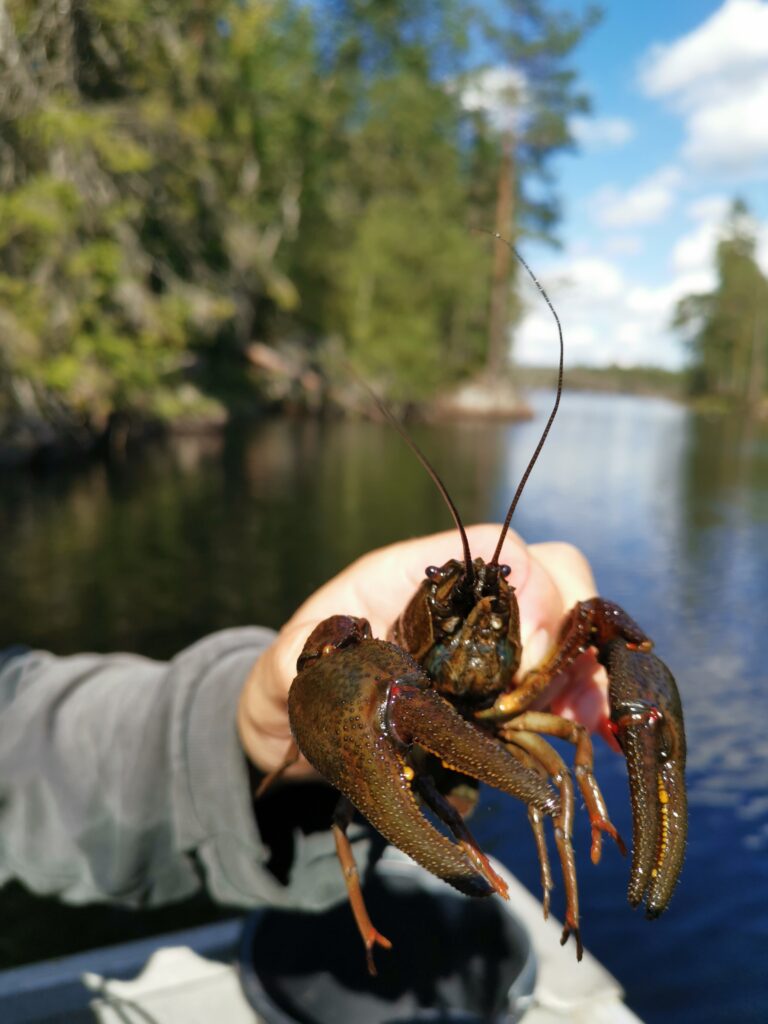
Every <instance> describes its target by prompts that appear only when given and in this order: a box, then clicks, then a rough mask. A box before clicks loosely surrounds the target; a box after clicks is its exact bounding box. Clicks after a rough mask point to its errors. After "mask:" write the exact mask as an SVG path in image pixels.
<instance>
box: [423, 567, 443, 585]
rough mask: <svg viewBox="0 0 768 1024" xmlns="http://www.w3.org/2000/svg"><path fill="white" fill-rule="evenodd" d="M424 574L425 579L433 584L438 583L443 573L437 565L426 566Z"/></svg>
mask: <svg viewBox="0 0 768 1024" xmlns="http://www.w3.org/2000/svg"><path fill="white" fill-rule="evenodd" d="M424 574H425V575H426V577H427V579H428V580H431V581H432V582H433V583H438V582H439V581H440V580H441V579H442V577H443V572H442V570H441V569H440V567H439V566H437V565H428V566H427V568H426V569H425V570H424Z"/></svg>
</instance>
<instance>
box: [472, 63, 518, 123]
mask: <svg viewBox="0 0 768 1024" xmlns="http://www.w3.org/2000/svg"><path fill="white" fill-rule="evenodd" d="M528 100H529V91H528V83H527V80H526V78H525V75H524V74H523V73H522V72H521V71H519V70H517V68H511V67H491V68H483V69H482V70H481V71H478V72H475V73H474V74H473V75H472V76H471V77H470V79H469V80H468V81H465V82H464V85H463V87H462V90H461V103H462V106H463V107H464V109H465V110H473V111H481V112H483V113H485V114H487V115H488V116H489V117H490V119H491V121H492V122H493V124H494V125H495V126H496V128H497V129H499V130H501V131H514V130H516V129H517V128H519V126H520V124H521V122H522V121H523V118H524V116H525V110H526V107H527V104H528Z"/></svg>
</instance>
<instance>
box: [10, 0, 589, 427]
mask: <svg viewBox="0 0 768 1024" xmlns="http://www.w3.org/2000/svg"><path fill="white" fill-rule="evenodd" d="M524 6H525V8H526V11H525V12H522V11H521V12H518V15H519V16H520V18H521V26H522V27H521V29H520V32H518V33H516V34H515V33H512V34H511V35H510V34H509V32H506V34H505V32H504V31H502V29H500V28H498V27H495V26H494V25H493V24H491V23H489V21H488V18H487V15H486V14H485V13H483V12H481V11H479V10H478V9H476V8H474V7H473V6H471V5H470V4H468V3H463V2H460V0H438V2H427V0H387V2H382V3H371V2H369V0H326V2H324V3H322V4H319V5H314V6H312V5H307V4H304V3H302V2H300V0H222V2H221V3H219V4H217V5H206V4H202V3H198V2H195V0H156V2H153V3H152V4H146V3H145V2H142V0H84V2H82V3H78V4H73V5H69V4H60V3H58V2H56V0H7V2H6V3H5V4H4V5H2V6H0V116H2V118H3V123H4V126H5V129H4V135H3V141H2V144H1V145H0V182H1V183H2V185H3V191H2V192H1V193H0V342H1V343H2V344H1V346H0V415H3V414H5V415H6V417H7V416H8V415H16V416H17V417H18V416H21V417H31V418H35V417H37V418H48V419H50V418H51V417H52V416H55V417H58V418H62V417H64V419H65V420H66V419H67V418H69V420H70V421H76V422H77V423H78V424H85V425H86V426H87V427H89V428H91V429H94V430H98V429H101V428H102V427H103V425H104V424H105V422H106V421H107V419H108V417H109V416H110V415H111V414H113V413H115V412H122V411H128V412H139V413H140V414H144V415H155V414H157V415H161V416H169V415H170V416H175V415H182V414H184V410H186V409H188V408H189V407H190V400H189V396H190V395H194V396H195V397H194V399H193V400H191V405H192V406H194V407H195V408H196V409H202V408H206V409H208V411H209V412H213V411H215V409H214V407H213V406H209V405H206V403H205V402H204V401H203V400H202V398H201V395H200V388H202V389H205V387H206V384H208V385H209V386H210V387H211V389H212V390H215V387H214V381H215V380H221V379H223V378H225V377H226V376H227V373H223V372H222V365H223V364H226V365H228V366H230V367H231V366H233V365H240V366H241V367H242V373H243V374H246V373H247V369H246V367H247V363H246V360H245V359H244V354H245V353H247V351H248V346H249V345H250V344H251V343H252V342H253V341H266V342H267V343H268V344H273V345H279V344H280V343H281V342H283V341H289V342H290V343H291V344H292V345H293V346H294V348H295V347H296V346H297V345H298V346H299V348H301V349H303V350H304V351H305V352H306V353H307V355H306V359H307V361H311V360H315V359H317V360H319V361H320V362H322V360H323V349H324V347H325V346H328V345H330V347H331V348H333V347H334V346H339V345H341V347H342V348H343V349H344V350H345V352H346V354H347V356H348V357H349V358H350V359H351V361H352V362H353V363H354V364H355V365H356V366H357V367H358V368H359V369H360V371H361V372H362V373H363V374H364V375H366V376H371V377H373V378H375V379H376V381H377V383H378V384H379V386H380V387H382V389H383V390H384V391H389V393H391V394H392V395H393V396H395V397H397V398H401V399H410V398H420V397H423V396H426V395H428V394H429V393H430V392H433V391H434V390H436V389H437V388H439V387H440V386H442V385H444V384H445V383H446V382H450V381H453V380H456V379H458V378H460V377H461V376H462V375H466V374H467V373H470V372H472V370H473V369H475V368H477V367H478V366H479V365H481V364H482V362H483V359H484V350H485V344H486V317H487V306H488V293H489V284H488V278H489V263H490V247H489V245H488V243H487V239H486V240H484V244H483V241H479V240H478V237H477V236H476V235H473V234H472V232H471V231H470V230H469V228H470V226H471V225H483V226H488V225H490V224H492V222H493V210H494V208H495V205H496V179H497V176H498V170H499V166H500V153H501V147H502V141H503V140H502V136H501V134H500V131H499V129H498V127H497V126H496V125H495V123H494V121H493V118H492V117H491V116H490V114H489V113H487V112H483V111H475V112H468V111H467V110H465V109H464V107H463V105H462V95H461V83H462V82H463V81H464V80H465V76H466V72H467V69H468V67H469V66H470V64H471V61H470V52H469V49H468V40H469V39H470V38H471V37H472V36H473V35H474V37H477V33H478V31H484V32H486V33H487V34H488V35H489V37H493V38H494V39H495V40H496V41H498V42H500V43H501V44H503V47H502V48H503V49H504V53H505V58H504V59H505V60H507V61H509V62H511V63H512V64H513V65H518V66H519V67H520V68H521V70H522V73H523V74H524V75H525V78H526V81H527V83H528V94H529V115H528V117H527V120H526V125H527V127H526V131H525V133H523V134H522V135H521V136H520V139H519V166H518V167H517V168H516V182H517V188H518V189H519V193H520V196H521V197H522V198H521V201H520V204H519V207H518V209H517V225H518V226H517V227H516V228H515V233H517V231H518V230H523V229H525V230H529V231H535V232H537V233H539V234H544V235H546V234H548V233H549V232H550V229H551V226H552V224H553V223H554V220H555V218H556V210H555V208H554V206H553V204H552V203H551V202H549V200H546V201H545V200H543V199H541V196H539V198H538V199H537V201H536V202H533V200H528V199H526V198H525V194H524V184H525V183H526V182H527V181H528V179H529V177H530V176H535V175H538V176H539V177H541V176H542V174H543V173H544V170H545V164H546V161H547V158H548V156H549V155H551V154H552V153H554V152H556V151H557V150H558V149H559V148H562V147H563V146H565V145H568V144H569V142H570V140H569V136H568V132H567V117H568V116H569V115H570V113H571V112H572V111H573V110H575V109H580V108H581V107H582V106H583V98H582V97H581V96H580V95H579V94H578V93H577V92H576V91H575V90H574V87H573V81H572V79H571V76H570V73H569V72H568V71H567V69H566V68H565V67H564V63H563V62H564V60H565V59H566V58H567V55H568V53H569V52H570V50H571V49H572V47H573V45H574V44H575V42H576V41H577V40H578V38H579V35H580V33H581V31H583V29H584V27H585V25H584V24H580V25H576V24H575V23H572V22H563V23H562V25H561V26H560V28H556V23H557V18H558V17H559V15H558V14H555V13H552V14H548V15H546V16H545V12H544V5H543V3H527V4H525V5H524ZM192 381H193V382H194V386H193V383H192ZM175 396H186V397H178V399H177V398H176V397H175Z"/></svg>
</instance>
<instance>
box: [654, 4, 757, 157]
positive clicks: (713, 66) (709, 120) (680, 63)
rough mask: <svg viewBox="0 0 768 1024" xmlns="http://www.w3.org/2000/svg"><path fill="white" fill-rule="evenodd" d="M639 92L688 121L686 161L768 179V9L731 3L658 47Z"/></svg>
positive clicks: (685, 148)
mask: <svg viewBox="0 0 768 1024" xmlns="http://www.w3.org/2000/svg"><path fill="white" fill-rule="evenodd" d="M640 82H641V85H642V87H643V89H644V91H645V92H646V94H647V95H648V96H653V97H659V98H665V99H667V100H668V101H669V102H670V103H671V104H672V106H673V107H674V108H675V109H676V110H678V111H679V112H680V113H681V114H682V115H683V117H684V119H685V135H686V138H685V142H684V145H683V157H684V159H685V160H686V161H688V162H689V163H690V164H691V165H692V166H695V167H697V168H699V169H701V170H706V171H714V172H721V173H722V172H726V173H730V174H734V173H735V174H737V175H741V176H748V175H755V174H766V173H768V113H766V111H767V110H768V3H766V2H764V0H726V2H725V3H723V4H722V6H721V7H720V8H719V9H718V10H717V11H715V13H714V14H712V15H711V16H710V17H709V18H707V19H706V20H705V21H703V22H702V23H701V24H700V25H699V26H698V27H697V28H695V29H694V30H693V31H692V32H689V33H688V34H687V35H685V36H681V37H680V38H679V39H677V40H676V41H675V42H672V43H668V44H665V45H660V46H656V47H654V48H653V49H652V50H651V51H650V52H649V53H648V54H647V55H646V57H645V58H644V60H643V62H642V66H641V72H640Z"/></svg>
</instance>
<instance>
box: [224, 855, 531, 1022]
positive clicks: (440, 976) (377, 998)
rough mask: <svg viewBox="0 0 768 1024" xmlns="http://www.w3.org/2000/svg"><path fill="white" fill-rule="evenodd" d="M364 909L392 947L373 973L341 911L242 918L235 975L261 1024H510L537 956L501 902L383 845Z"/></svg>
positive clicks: (523, 1003)
mask: <svg viewBox="0 0 768 1024" xmlns="http://www.w3.org/2000/svg"><path fill="white" fill-rule="evenodd" d="M365 902H366V906H367V908H368V911H369V913H370V916H371V920H372V921H373V922H374V924H375V925H376V927H377V928H378V929H379V931H380V932H381V933H382V934H383V935H386V936H387V938H388V939H390V940H391V941H392V944H393V948H392V950H389V951H388V950H384V949H380V948H377V949H376V950H375V951H374V957H375V961H376V967H377V969H378V975H377V977H375V978H372V977H370V975H369V974H368V972H367V969H366V962H365V952H364V949H363V945H362V941H361V939H360V935H359V934H358V931H357V928H356V926H355V923H354V919H353V917H352V911H351V909H350V907H349V905H348V904H347V903H346V902H345V903H341V904H338V905H336V906H334V907H332V908H331V909H330V910H327V911H325V912H324V913H322V914H305V913H299V912H287V911H279V910H262V911H257V912H255V913H253V914H251V915H250V916H249V917H248V919H247V920H246V924H245V928H244V932H243V937H242V942H241V949H240V960H239V969H240V978H241V982H242V986H243V990H244V992H245V995H246V998H247V999H248V1001H249V1002H250V1004H251V1005H252V1006H253V1008H254V1009H255V1010H256V1011H257V1012H258V1013H259V1014H260V1015H261V1016H262V1017H263V1018H264V1020H265V1021H266V1022H267V1024H416V1022H418V1024H426V1022H430V1024H442V1022H446V1024H447V1022H449V1021H450V1022H451V1024H514V1022H516V1021H519V1020H520V1019H521V1017H522V1015H523V1013H524V1012H525V1009H526V1007H527V1005H528V1003H529V1001H530V995H531V993H532V992H533V987H534V984H535V981H536V961H535V956H534V953H533V950H532V947H531V942H530V938H529V936H528V933H527V931H526V929H525V927H524V926H523V925H522V924H521V922H520V921H519V920H518V919H517V918H516V917H515V916H514V914H512V913H511V912H510V911H509V909H508V906H507V904H505V903H504V902H503V901H502V900H501V899H499V898H498V897H491V898H489V899H472V898H470V897H467V896H462V895H461V894H460V893H458V892H456V891H455V890H454V889H452V888H450V887H449V886H448V885H446V884H445V883H444V882H441V881H439V880H438V879H436V878H434V877H433V876H432V875H430V874H429V873H427V872H426V871H424V870H423V869H422V868H420V867H418V866H417V865H416V864H414V863H413V862H412V861H410V860H408V859H407V858H405V857H403V855H402V854H399V852H398V851H393V850H387V855H386V856H385V857H384V858H383V859H382V860H381V861H380V862H379V863H378V865H377V866H376V870H375V872H374V873H373V876H372V877H371V878H370V879H369V880H368V881H367V883H366V886H365Z"/></svg>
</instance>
